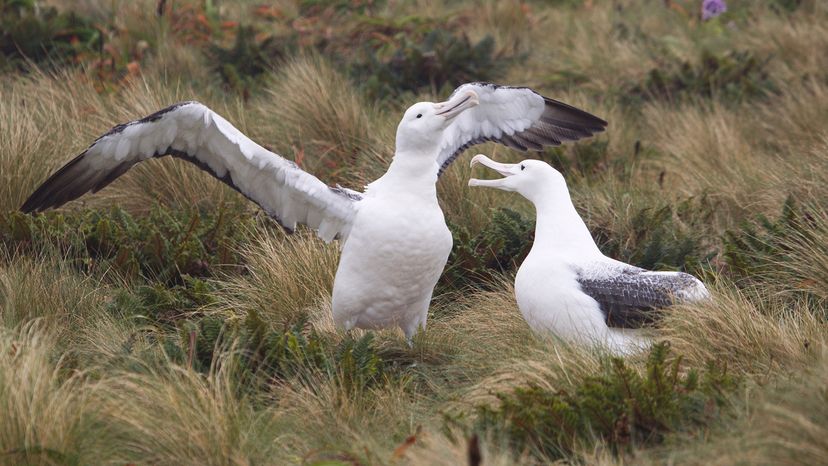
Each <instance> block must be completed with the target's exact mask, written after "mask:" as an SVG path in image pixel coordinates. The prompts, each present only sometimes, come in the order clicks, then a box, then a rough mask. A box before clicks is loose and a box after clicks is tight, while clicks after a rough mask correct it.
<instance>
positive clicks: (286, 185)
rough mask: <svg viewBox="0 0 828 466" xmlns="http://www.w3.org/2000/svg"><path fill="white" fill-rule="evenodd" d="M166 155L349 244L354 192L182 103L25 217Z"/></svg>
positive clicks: (118, 132)
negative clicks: (327, 182) (326, 181)
mask: <svg viewBox="0 0 828 466" xmlns="http://www.w3.org/2000/svg"><path fill="white" fill-rule="evenodd" d="M167 155H171V156H173V157H176V158H180V159H182V160H186V161H188V162H191V163H194V164H195V165H197V166H198V167H199V168H201V169H202V170H205V171H207V172H209V173H210V174H212V175H213V176H214V177H216V178H217V179H219V180H221V181H223V182H224V183H227V184H228V185H229V186H231V187H232V188H234V189H236V190H237V191H239V192H240V193H242V194H243V195H245V196H246V197H247V198H249V199H250V200H252V201H253V202H255V203H256V204H258V205H259V206H260V207H261V208H262V209H264V210H265V212H267V213H268V215H270V216H271V217H273V218H274V219H276V221H278V222H279V223H280V224H281V225H282V226H284V227H285V228H287V229H289V230H291V231H292V230H293V229H295V228H296V224H297V223H302V224H305V225H307V226H309V227H311V228H313V229H315V230H317V232H318V234H319V236H320V237H321V238H322V239H324V240H325V241H331V240H332V239H334V238H335V237H340V238H343V239H344V238H345V237H347V235H348V233H349V232H350V228H351V224H352V221H353V218H354V215H355V214H356V210H357V208H358V201H359V200H360V199H361V196H360V195H359V194H358V193H355V192H354V191H351V190H346V189H344V188H340V187H338V186H337V187H328V186H326V185H325V184H324V183H322V182H321V181H319V179H317V178H316V177H314V176H313V175H311V174H309V173H307V172H305V171H303V170H301V169H300V168H299V167H297V166H296V164H295V163H293V162H291V161H289V160H285V159H283V158H282V157H280V156H278V155H276V154H274V153H273V152H270V151H268V150H267V149H265V148H263V147H262V146H260V145H258V144H256V143H255V142H253V141H252V140H250V139H249V138H248V137H247V136H245V135H244V134H242V133H241V132H240V131H239V130H238V129H236V128H235V127H234V126H233V125H231V124H230V123H229V122H227V120H225V119H224V118H222V117H221V116H220V115H218V114H217V113H215V112H213V111H212V110H210V109H209V108H207V107H206V106H204V105H202V104H200V103H198V102H183V103H179V104H175V105H172V106H170V107H167V108H165V109H163V110H160V111H158V112H156V113H153V114H152V115H149V116H147V117H145V118H142V119H140V120H135V121H131V122H129V123H125V124H121V125H118V126H115V127H114V128H112V129H111V130H110V131H109V132H107V133H106V134H104V135H103V136H101V137H99V138H98V139H97V140H95V142H93V143H92V145H91V146H89V148H87V149H86V150H85V151H83V153H81V154H80V155H78V156H77V157H75V158H74V159H73V160H71V161H70V162H69V163H67V164H66V165H64V166H63V167H62V168H61V169H60V170H58V171H57V172H55V173H54V174H53V175H52V176H50V177H49V179H47V180H46V181H45V182H44V183H43V184H42V185H41V186H40V187H39V188H37V190H36V191H35V192H34V193H33V194H32V195H31V196H30V197H29V198H28V199H27V200H26V202H25V203H24V204H23V206H22V207H21V210H22V211H23V212H39V211H43V210H46V209H49V208H53V207H59V206H61V205H63V204H65V203H66V202H69V201H71V200H73V199H77V198H78V197H80V196H82V195H83V194H85V193H87V192H90V191H91V192H93V193H94V192H97V191H99V190H100V189H102V188H104V187H105V186H107V185H108V184H109V183H111V182H112V181H114V180H115V179H116V178H118V177H119V176H121V175H122V174H124V173H125V172H126V171H127V170H129V169H130V168H132V166H134V165H135V164H137V163H138V162H141V161H143V160H146V159H149V158H151V157H163V156H167Z"/></svg>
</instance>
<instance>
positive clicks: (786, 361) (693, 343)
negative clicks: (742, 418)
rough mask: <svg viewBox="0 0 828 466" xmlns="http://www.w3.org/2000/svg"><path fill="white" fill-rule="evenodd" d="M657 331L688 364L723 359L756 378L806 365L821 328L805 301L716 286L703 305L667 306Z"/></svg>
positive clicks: (820, 336) (821, 338)
mask: <svg viewBox="0 0 828 466" xmlns="http://www.w3.org/2000/svg"><path fill="white" fill-rule="evenodd" d="M659 330H660V332H659V333H660V334H661V335H663V337H664V338H665V339H666V340H668V341H670V343H671V344H672V345H673V348H675V351H676V353H678V354H681V355H683V356H684V357H685V358H686V359H687V360H688V362H690V363H692V364H697V365H698V364H704V363H706V362H707V361H722V360H724V361H727V364H728V368H729V369H731V370H733V371H736V372H737V373H744V374H748V375H751V376H756V377H759V378H762V377H770V376H772V375H774V374H778V373H780V372H781V371H791V372H793V371H800V370H804V369H805V368H807V367H809V365H810V364H812V363H813V361H814V357H815V353H814V351H815V350H816V349H817V348H820V347H821V346H822V345H823V344H824V343H825V337H826V330H827V328H826V324H825V322H824V317H822V316H817V315H814V314H813V312H811V311H810V309H809V307H808V305H807V304H806V303H805V302H794V303H791V304H785V303H784V302H783V301H782V300H780V299H778V298H774V297H773V296H769V294H768V293H763V292H762V291H761V290H754V291H747V292H742V291H737V290H733V289H732V288H725V287H722V288H721V289H720V290H719V292H718V293H716V294H715V299H714V300H712V301H711V302H709V303H705V304H701V305H696V306H677V307H675V308H671V310H670V312H667V313H665V316H664V318H663V320H662V321H661V323H660V324H659ZM714 335H715V337H714Z"/></svg>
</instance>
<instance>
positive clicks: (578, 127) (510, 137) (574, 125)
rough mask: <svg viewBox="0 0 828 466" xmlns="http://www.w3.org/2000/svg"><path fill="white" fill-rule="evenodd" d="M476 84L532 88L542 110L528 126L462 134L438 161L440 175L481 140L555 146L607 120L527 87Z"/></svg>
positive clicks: (594, 130)
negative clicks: (452, 147)
mask: <svg viewBox="0 0 828 466" xmlns="http://www.w3.org/2000/svg"><path fill="white" fill-rule="evenodd" d="M478 84H480V85H482V86H484V88H490V89H495V90H496V89H515V90H521V91H523V92H526V91H529V92H532V93H534V94H535V95H537V96H539V97H541V98H543V102H544V109H543V112H542V113H541V115H540V118H538V119H536V120H535V121H534V122H533V123H532V125H531V126H529V128H526V129H524V130H522V131H517V132H514V133H512V134H507V132H506V131H503V132H502V133H501V135H500V136H496V135H493V134H492V135H486V134H480V135H477V136H472V137H467V138H463V140H461V141H459V142H460V144H459V145H458V146H457V147H455V148H454V150H453V152H452V153H451V155H449V156H448V158H446V159H445V160H444V161H443V162H442V163H441V164H440V168H439V171H438V176H439V175H442V174H443V172H444V171H446V169H447V168H448V167H449V166H450V165H451V164H452V162H454V160H455V159H457V157H459V156H460V155H461V154H462V153H463V152H464V151H465V150H466V149H468V148H470V147H472V146H475V145H477V144H482V143H484V142H497V143H500V144H503V145H505V146H507V147H510V148H512V149H516V150H519V151H521V152H526V151H530V150H531V151H541V150H543V149H544V147H546V146H559V145H561V144H562V143H564V142H566V141H577V140H579V139H583V138H588V137H590V136H593V135H595V134H596V133H600V132H602V131H604V130H606V127H607V122H606V121H605V120H603V119H601V118H599V117H597V116H595V115H593V114H591V113H589V112H586V111H584V110H581V109H579V108H576V107H573V106H572V105H569V104H566V103H563V102H560V101H558V100H555V99H551V98H549V97H544V96H541V95H540V94H538V93H537V92H535V91H533V90H531V89H529V88H519V87H508V86H498V85H496V84H490V83H478ZM458 89H459V88H458ZM455 92H456V91H455Z"/></svg>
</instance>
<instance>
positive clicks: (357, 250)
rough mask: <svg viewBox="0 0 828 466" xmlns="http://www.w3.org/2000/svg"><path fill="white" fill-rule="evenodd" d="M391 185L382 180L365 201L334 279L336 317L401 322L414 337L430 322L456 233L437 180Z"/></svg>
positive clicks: (379, 324)
mask: <svg viewBox="0 0 828 466" xmlns="http://www.w3.org/2000/svg"><path fill="white" fill-rule="evenodd" d="M435 172H436V170H435ZM432 176H434V177H435V178H436V175H432ZM385 181H389V182H393V180H385ZM385 185H387V183H381V182H377V183H376V185H375V186H372V187H371V188H370V189H369V191H368V195H366V197H365V198H364V199H363V200H362V201H360V206H359V211H358V213H357V215H356V217H355V219H354V224H353V228H352V230H351V234H350V236H349V237H348V239H347V241H346V242H345V245H344V246H343V249H342V256H341V258H340V262H339V269H338V270H337V274H336V278H335V280H334V289H333V301H332V304H333V316H334V321H335V322H336V323H337V325H341V326H342V327H344V328H346V329H351V328H354V327H357V328H364V329H379V328H386V327H394V326H399V327H400V328H401V329H402V330H403V332H404V333H405V335H406V337H408V338H410V337H411V336H412V335H414V334H415V333H416V332H417V329H418V328H419V327H422V328H425V326H426V317H427V315H428V307H429V303H430V301H431V295H432V292H433V290H434V286H435V285H436V284H437V280H438V279H439V278H440V274H441V273H442V271H443V268H444V267H445V265H446V261H447V260H448V256H449V253H450V252H451V246H452V237H451V232H450V231H449V229H448V227H447V226H446V221H445V218H444V217H443V212H442V210H441V209H440V206H439V204H438V203H437V194H436V189H435V187H434V182H433V181H432V182H431V184H430V186H429V184H428V183H424V184H423V185H422V186H409V187H403V188H402V189H391V190H388V189H383V188H384V187H385Z"/></svg>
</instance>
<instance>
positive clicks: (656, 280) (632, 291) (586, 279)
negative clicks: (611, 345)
mask: <svg viewBox="0 0 828 466" xmlns="http://www.w3.org/2000/svg"><path fill="white" fill-rule="evenodd" d="M577 281H578V284H579V285H580V287H581V291H582V292H584V293H585V294H586V295H588V296H589V297H591V298H592V299H594V300H595V301H597V302H598V305H599V306H600V308H601V312H602V313H603V314H604V317H605V319H606V322H607V325H609V326H610V327H621V328H638V327H641V326H643V325H648V324H652V323H653V322H655V320H656V319H657V318H658V316H659V314H660V311H661V310H662V309H664V308H667V307H670V306H672V305H674V304H676V303H679V302H688V301H697V300H699V299H702V298H704V297H706V296H707V290H706V288H704V285H703V284H702V283H701V282H700V281H699V280H698V279H696V277H694V276H692V275H690V274H686V273H683V272H647V271H644V270H642V269H634V268H631V269H628V270H625V271H624V272H621V273H619V274H617V275H613V276H605V277H592V276H585V275H583V274H579V275H578V278H577Z"/></svg>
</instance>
